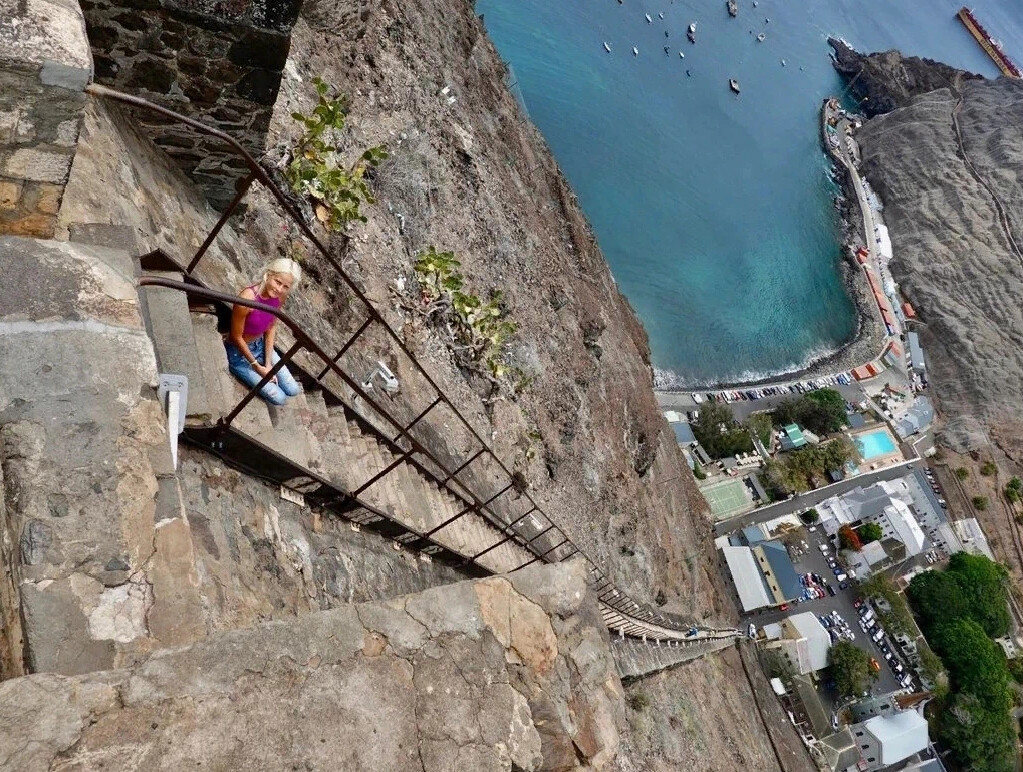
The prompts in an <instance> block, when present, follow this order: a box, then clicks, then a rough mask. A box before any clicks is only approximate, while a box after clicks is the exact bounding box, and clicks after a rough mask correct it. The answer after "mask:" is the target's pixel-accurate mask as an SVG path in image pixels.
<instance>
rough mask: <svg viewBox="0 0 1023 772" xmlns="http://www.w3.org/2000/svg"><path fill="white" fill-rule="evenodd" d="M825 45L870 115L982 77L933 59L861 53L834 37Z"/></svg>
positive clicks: (880, 113) (892, 53)
mask: <svg viewBox="0 0 1023 772" xmlns="http://www.w3.org/2000/svg"><path fill="white" fill-rule="evenodd" d="M828 45H830V46H831V48H832V49H833V50H834V52H835V53H834V55H833V56H832V63H833V64H834V65H835V69H836V70H838V71H839V72H840V73H841V74H842V75H844V76H845V77H846V78H848V79H849V87H850V89H851V90H852V93H853V94H855V95H856V98H857V100H858V101H860V102H861V103H862V104H861V109H862V110H863V111H864V112H865V113H866V114H867V115H870V116H873V115H882V114H884V113H887V112H891V111H892V110H894V109H896V108H898V107H905V106H906V105H908V104H909V103H910V102H911V101H912V100H913V99H914V97H917V96H919V95H920V94H926V93H928V92H930V91H935V90H937V89H939V88H950V87H952V86H953V85H954V84H957V83H960V82H962V81H964V80H969V79H980V77H981V76H980V75H974V74H973V73H969V72H964V71H962V70H957V69H956V68H955V67H950V66H948V65H947V64H942V63H941V62H936V61H934V60H933V59H922V58H920V57H918V56H903V55H902V54H901V53H899V52H898V51H894V50H893V51H885V52H883V53H876V54H869V55H866V54H861V53H860V52H859V51H856V50H855V49H853V48H851V47H850V46H849V45H848V44H847V43H846V42H845V41H844V40H840V39H836V38H828Z"/></svg>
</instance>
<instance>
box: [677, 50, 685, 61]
mask: <svg viewBox="0 0 1023 772" xmlns="http://www.w3.org/2000/svg"><path fill="white" fill-rule="evenodd" d="M678 58H679V59H685V58H686V55H685V54H684V53H682V52H681V51H679V52H678Z"/></svg>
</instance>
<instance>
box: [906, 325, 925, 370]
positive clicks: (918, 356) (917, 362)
mask: <svg viewBox="0 0 1023 772" xmlns="http://www.w3.org/2000/svg"><path fill="white" fill-rule="evenodd" d="M906 340H907V342H908V343H909V362H910V365H912V367H913V369H914V370H915V371H916V372H917V373H919V374H920V375H923V374H924V373H925V372H927V364H926V363H925V362H924V350H923V349H922V348H921V347H920V336H919V335H917V334H916V333H915V332H910V333H909V334H907V336H906Z"/></svg>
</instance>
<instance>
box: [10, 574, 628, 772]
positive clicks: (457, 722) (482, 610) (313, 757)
mask: <svg viewBox="0 0 1023 772" xmlns="http://www.w3.org/2000/svg"><path fill="white" fill-rule="evenodd" d="M584 576H585V573H584V570H583V569H582V566H579V565H576V566H557V567H536V568H534V569H527V570H525V571H522V572H519V573H516V574H514V575H512V576H509V577H507V578H505V577H492V578H488V579H483V580H479V581H476V582H463V583H460V584H455V585H450V586H448V587H444V588H438V589H434V590H429V591H427V592H424V593H421V594H419V595H410V596H406V597H403V598H397V599H395V600H392V601H385V602H378V603H366V604H361V605H358V606H346V607H344V608H340V609H336V610H333V611H325V612H319V613H316V614H309V615H307V616H305V617H302V618H301V619H299V620H295V621H291V622H272V623H266V624H262V625H259V626H257V627H254V628H251V629H247V630H233V631H230V632H227V633H222V634H219V635H216V636H214V637H212V638H210V639H208V640H205V641H202V642H199V643H195V644H192V645H190V646H185V647H179V648H176V649H170V650H166V651H161V652H157V653H155V654H153V655H152V656H150V657H149V658H148V659H146V660H145V661H144V662H141V663H140V664H138V665H136V666H134V667H131V668H129V669H125V670H119V671H108V672H104V673H94V674H90V675H88V676H78V677H61V676H56V675H51V674H39V675H33V676H28V677H25V678H18V679H14V680H11V681H7V682H5V683H3V684H0V768H3V769H18V770H22V771H23V772H35V770H47V769H54V768H57V767H59V768H61V769H86V768H88V769H100V768H103V769H153V770H157V769H166V770H174V769H185V768H190V769H194V768H197V767H201V768H203V769H274V770H278V769H343V770H365V771H366V772H375V771H376V770H387V772H390V771H391V770H417V769H418V770H480V771H484V770H486V771H489V770H522V771H525V770H572V769H589V770H606V769H609V768H610V767H611V765H612V764H613V762H614V759H615V756H616V754H617V750H618V743H619V730H620V727H621V725H622V721H623V713H624V705H623V693H622V687H621V684H620V683H619V681H618V679H617V677H616V676H615V674H614V669H613V666H612V660H611V656H610V652H609V650H608V640H607V633H606V632H605V631H604V629H603V625H602V623H601V619H600V613H599V611H598V608H597V604H596V598H595V597H594V596H593V594H592V593H591V592H590V591H589V590H588V588H587V586H586V583H585V581H584ZM25 715H34V716H41V717H42V716H45V717H46V720H45V721H42V720H40V721H25V720H24V717H25Z"/></svg>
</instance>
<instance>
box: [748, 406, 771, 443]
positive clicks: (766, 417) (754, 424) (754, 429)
mask: <svg viewBox="0 0 1023 772" xmlns="http://www.w3.org/2000/svg"><path fill="white" fill-rule="evenodd" d="M746 427H747V429H748V430H749V432H750V433H751V434H753V435H755V436H756V437H757V439H759V440H760V442H761V443H762V444H763V446H764V447H765V448H770V447H771V430H772V429H773V428H774V422H773V421H772V420H771V414H770V413H754V414H753V415H751V416H750V417H749V418H748V419H746Z"/></svg>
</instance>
